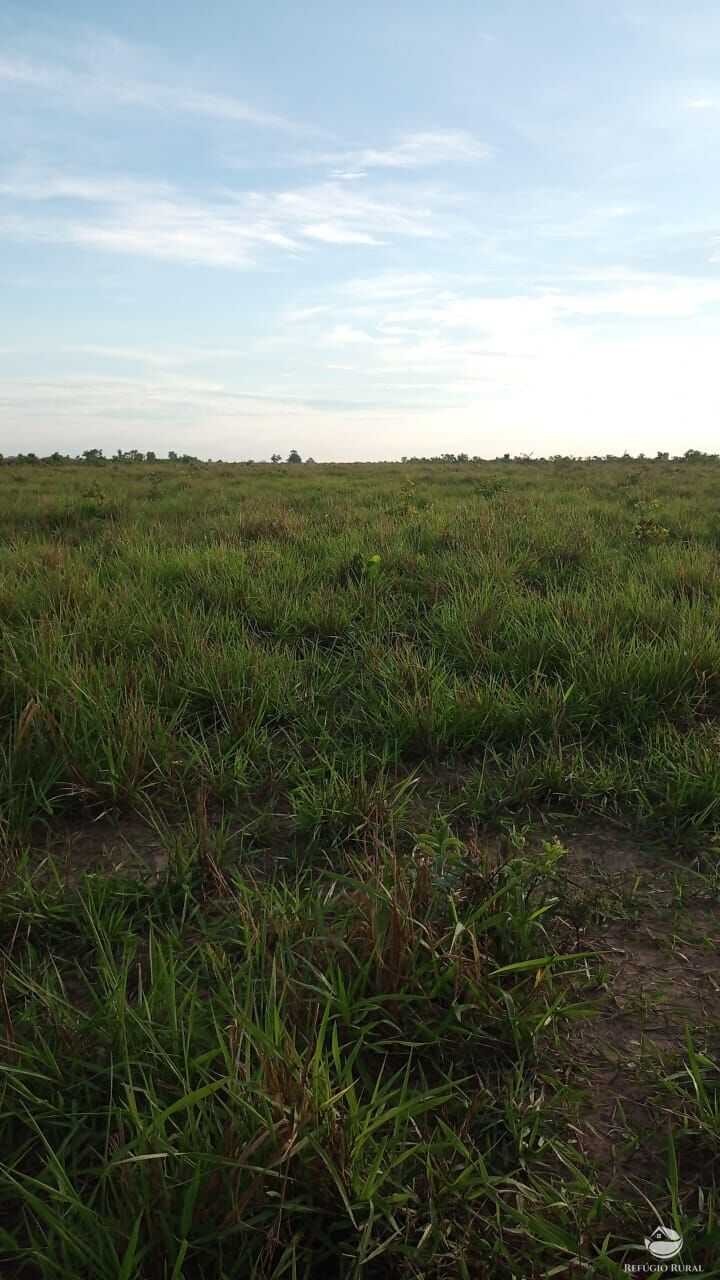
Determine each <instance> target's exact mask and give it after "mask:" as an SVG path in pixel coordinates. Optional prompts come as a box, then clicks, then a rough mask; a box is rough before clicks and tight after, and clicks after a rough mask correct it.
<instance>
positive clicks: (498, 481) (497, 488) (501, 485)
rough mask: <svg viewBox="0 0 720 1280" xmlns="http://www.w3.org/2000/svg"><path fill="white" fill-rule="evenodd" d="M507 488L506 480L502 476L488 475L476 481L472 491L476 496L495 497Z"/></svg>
mask: <svg viewBox="0 0 720 1280" xmlns="http://www.w3.org/2000/svg"><path fill="white" fill-rule="evenodd" d="M507 488H508V482H507V480H505V479H504V478H503V477H502V476H488V477H487V479H486V480H478V481H477V482H476V484H475V489H474V492H475V494H476V496H477V497H478V498H497V496H498V494H500V493H504V492H505V490H506V489H507Z"/></svg>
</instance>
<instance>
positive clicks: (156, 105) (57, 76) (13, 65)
mask: <svg viewBox="0 0 720 1280" xmlns="http://www.w3.org/2000/svg"><path fill="white" fill-rule="evenodd" d="M118 43H119V42H117V41H115V42H113V44H114V45H117V44H118ZM101 48H102V45H101ZM128 52H129V53H130V52H131V51H128ZM129 60H131V59H129ZM134 61H137V59H134ZM93 62H97V58H94V59H88V60H87V61H86V62H85V63H84V64H83V62H81V63H80V65H74V66H71V65H67V64H63V63H43V62H37V61H35V60H32V59H26V58H22V57H17V58H9V57H3V58H0V88H3V87H4V88H6V89H31V90H34V91H35V93H36V95H37V94H47V95H50V96H52V97H54V98H61V99H62V105H63V109H64V110H66V111H67V110H68V109H72V108H73V107H74V108H76V109H81V110H86V109H87V108H88V106H89V105H90V104H92V105H93V107H94V108H96V109H100V110H102V111H105V110H107V109H108V108H109V109H116V108H117V107H122V106H125V107H139V108H142V109H143V110H145V111H156V112H162V113H164V114H168V115H194V116H205V117H208V118H210V119H215V120H227V121H234V122H236V123H243V124H250V125H257V126H261V127H263V128H268V129H277V130H284V131H287V132H290V133H298V132H302V133H318V132H321V131H320V130H317V129H313V128H309V127H308V126H305V125H303V124H300V123H298V122H297V121H294V120H288V119H286V118H285V117H284V116H281V115H275V114H274V113H272V112H268V111H264V110H262V109H260V108H258V107H256V106H254V105H252V104H250V103H247V102H243V101H241V100H240V99H238V98H235V97H232V96H231V95H229V94H224V93H216V92H211V91H208V90H205V89H200V88H197V87H195V86H193V85H189V84H186V83H183V82H182V81H178V82H176V83H171V82H164V81H163V80H162V79H157V78H155V77H154V76H153V74H152V71H151V69H150V68H148V69H147V75H146V77H145V78H136V77H134V76H132V75H124V74H122V73H120V74H119V73H118V72H117V71H116V70H114V69H113V68H112V67H108V66H106V65H104V64H103V60H102V59H100V64H99V65H92V63H93ZM88 63H90V65H88Z"/></svg>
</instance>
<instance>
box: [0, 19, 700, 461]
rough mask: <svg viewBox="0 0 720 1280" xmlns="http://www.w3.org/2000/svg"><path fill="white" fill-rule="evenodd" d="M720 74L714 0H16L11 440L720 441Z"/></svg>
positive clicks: (318, 447)
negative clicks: (256, 2) (552, 1)
mask: <svg viewBox="0 0 720 1280" xmlns="http://www.w3.org/2000/svg"><path fill="white" fill-rule="evenodd" d="M718 67H720V9H718V7H717V5H716V4H715V3H713V0H687V2H686V3H685V4H683V5H682V6H681V5H678V4H677V3H674V2H671V0H565V2H564V3H563V4H561V5H557V6H553V7H552V10H550V9H548V7H547V6H539V5H537V4H536V3H534V2H533V0H511V3H508V4H506V5H503V6H498V5H495V4H491V3H489V0H483V2H480V3H478V2H477V0H456V3H455V4H454V5H453V6H451V8H450V9H445V10H442V9H441V7H440V6H437V5H430V4H423V3H421V4H417V3H416V2H413V3H410V2H409V0H394V3H392V4H389V5H388V4H386V3H384V0H383V2H381V0H368V2H367V3H366V4H365V5H364V6H362V7H358V6H356V5H351V4H350V3H349V0H340V2H339V3H337V0H336V2H335V3H333V4H330V3H329V2H328V0H315V2H314V3H312V4H310V5H308V6H298V5H294V4H291V3H290V0H268V2H267V3H266V4H265V5H263V6H262V7H258V8H257V9H256V8H254V7H252V8H251V7H250V6H242V5H237V4H235V3H233V2H232V0H216V3H215V4H213V5H212V6H210V7H209V8H208V9H206V10H199V9H198V7H197V6H196V5H195V4H192V3H190V2H189V0H177V2H175V3H173V4H170V3H168V0H158V2H157V3H156V4H153V5H151V6H147V5H146V4H145V3H144V2H143V3H141V0H127V2H126V3H125V4H124V5H123V6H117V5H114V4H113V5H111V4H109V3H108V2H107V0H94V3H92V4H91V3H89V0H66V2H65V3H64V4H63V6H62V19H59V18H58V16H57V6H52V5H50V4H49V2H48V0H33V3H31V4H27V3H20V2H19V0H9V3H7V4H6V5H5V6H4V10H3V15H2V17H0V105H1V107H2V113H3V130H2V140H1V141H0V283H1V286H2V294H3V303H4V305H3V308H2V320H1V321H0V376H1V384H0V428H1V429H0V452H2V453H4V454H6V455H8V454H15V453H18V452H28V451H33V452H35V453H38V454H48V453H51V452H53V451H54V450H59V451H60V452H62V453H70V454H73V455H74V454H79V453H81V452H82V450H83V449H89V448H102V449H103V450H104V451H105V453H106V455H111V454H113V453H115V451H116V450H117V449H118V448H121V449H123V450H129V449H132V448H137V449H140V450H143V451H144V450H148V449H152V450H154V451H155V452H156V453H157V454H158V455H164V454H166V453H167V452H168V450H175V451H177V452H178V453H191V454H195V455H197V456H199V457H201V458H205V457H213V458H224V459H227V460H231V461H232V460H238V459H244V458H255V459H267V458H269V457H270V455H271V454H272V453H275V452H277V453H280V454H281V455H282V456H283V457H286V456H287V454H288V453H289V451H290V450H291V449H293V448H296V449H298V450H299V452H300V453H301V454H302V456H303V457H305V456H307V455H312V457H313V458H315V460H316V461H326V460H337V461H349V460H360V459H367V460H369V461H376V460H381V459H396V458H400V457H401V456H402V455H435V454H440V453H443V452H446V451H447V452H453V453H457V452H466V453H468V454H470V455H480V456H484V457H493V456H496V455H500V454H502V453H505V452H509V453H511V454H517V453H533V454H535V455H550V454H553V453H572V454H579V455H588V454H596V453H597V454H604V453H618V454H621V453H623V452H625V451H628V452H630V453H632V454H637V453H639V452H645V453H648V454H654V453H655V451H656V450H667V451H669V452H670V453H671V454H680V453H683V452H684V451H685V449H687V448H689V447H692V448H697V449H703V450H707V451H710V452H717V451H718V447H719V446H718V434H719V433H718V426H719V425H720V379H718V375H717V368H718V367H720V213H719V212H718V194H719V188H720V174H718V172H717V166H716V165H715V164H714V163H713V161H714V156H715V154H716V150H717V146H718V143H719V142H720V72H718Z"/></svg>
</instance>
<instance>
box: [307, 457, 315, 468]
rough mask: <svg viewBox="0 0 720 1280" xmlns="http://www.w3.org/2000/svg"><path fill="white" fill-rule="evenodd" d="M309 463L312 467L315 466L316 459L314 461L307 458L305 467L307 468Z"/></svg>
mask: <svg viewBox="0 0 720 1280" xmlns="http://www.w3.org/2000/svg"><path fill="white" fill-rule="evenodd" d="M308 463H312V465H313V466H315V459H314V458H306V459H305V466H307V464H308Z"/></svg>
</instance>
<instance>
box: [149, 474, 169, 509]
mask: <svg viewBox="0 0 720 1280" xmlns="http://www.w3.org/2000/svg"><path fill="white" fill-rule="evenodd" d="M164 478H165V477H164V476H163V473H162V471H151V472H150V475H149V476H148V479H149V481H150V488H149V490H148V495H147V496H148V498H149V499H150V500H151V502H154V501H155V500H156V499H157V498H159V497H160V486H161V485H162V482H163V480H164Z"/></svg>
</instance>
